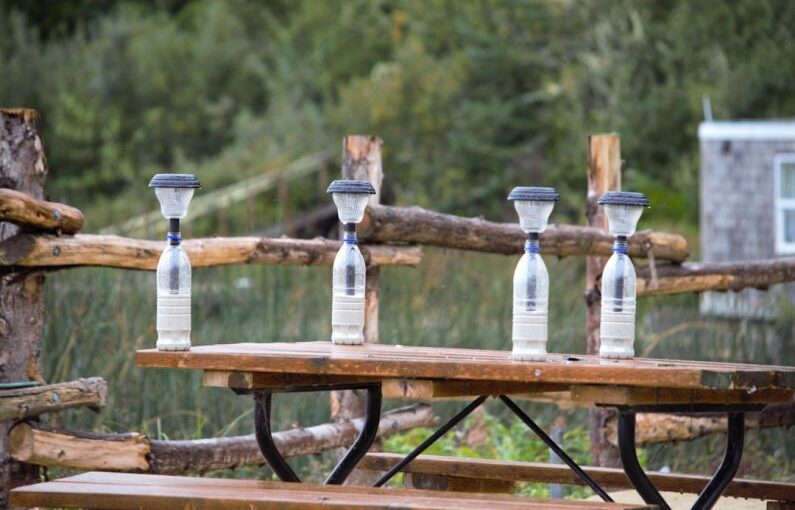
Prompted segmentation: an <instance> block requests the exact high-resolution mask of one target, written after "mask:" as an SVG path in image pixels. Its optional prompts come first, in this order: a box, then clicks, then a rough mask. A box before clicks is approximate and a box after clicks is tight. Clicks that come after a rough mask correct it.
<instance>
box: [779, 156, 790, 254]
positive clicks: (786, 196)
mask: <svg viewBox="0 0 795 510" xmlns="http://www.w3.org/2000/svg"><path fill="white" fill-rule="evenodd" d="M775 166H776V168H775V183H776V184H775V191H776V197H775V204H776V252H777V253H781V254H791V253H795V154H779V155H777V156H776V164H775Z"/></svg>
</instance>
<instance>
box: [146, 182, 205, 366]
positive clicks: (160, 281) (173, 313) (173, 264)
mask: <svg viewBox="0 0 795 510" xmlns="http://www.w3.org/2000/svg"><path fill="white" fill-rule="evenodd" d="M199 186H200V185H199V180H198V179H196V177H194V176H193V175H190V174H157V175H155V176H154V177H152V180H151V181H149V187H150V188H155V195H156V196H157V200H158V201H159V202H160V212H161V213H163V216H164V217H165V218H166V219H168V221H169V224H168V235H167V236H166V238H167V239H168V244H167V245H166V249H165V250H164V251H163V254H162V255H161V256H160V261H159V262H158V263H157V348H158V350H161V351H187V350H189V349H190V329H191V314H190V307H191V298H190V283H191V268H190V260H189V259H188V255H187V253H185V250H184V249H182V237H181V236H180V233H179V220H181V219H182V218H184V217H185V215H187V214H188V205H189V204H190V200H191V198H192V197H193V192H194V191H195V190H196V188H198V187H199Z"/></svg>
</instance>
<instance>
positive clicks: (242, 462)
mask: <svg viewBox="0 0 795 510" xmlns="http://www.w3.org/2000/svg"><path fill="white" fill-rule="evenodd" d="M435 423H436V417H435V415H434V414H433V411H432V409H431V407H430V406H429V405H427V404H417V405H412V406H407V407H402V408H399V409H395V410H392V411H388V412H386V413H384V414H383V415H382V417H381V424H380V426H379V429H378V435H379V437H380V436H388V435H391V434H395V433H397V432H401V431H405V430H409V429H412V428H416V427H428V426H432V425H434V424H435ZM362 425H363V419H361V418H357V419H354V420H350V421H344V422H339V423H326V424H323V425H317V426H314V427H306V428H298V429H293V430H286V431H282V432H276V433H274V434H273V439H274V441H275V443H276V446H277V448H278V449H279V452H280V453H281V454H282V455H283V456H284V457H295V456H299V455H310V454H317V453H321V452H323V451H326V450H332V449H335V448H341V447H346V446H350V445H351V444H352V443H353V441H354V440H355V439H356V437H357V436H358V434H359V432H360V431H361V428H362ZM9 450H10V452H11V456H12V457H13V458H14V459H15V460H17V461H20V462H26V463H29V464H36V465H41V466H50V467H53V466H58V467H65V468H72V469H84V470H112V471H144V472H149V473H159V474H185V473H204V472H207V471H216V470H221V469H232V468H236V467H240V466H256V465H262V464H264V463H265V459H264V458H263V457H262V454H261V453H260V449H259V446H257V440H256V438H255V437H254V435H253V434H251V435H247V436H236V437H221V438H213V439H199V440H186V441H157V440H152V439H149V438H147V437H146V436H144V435H143V434H138V433H129V434H94V433H86V432H70V431H63V430H50V429H47V428H44V427H41V426H39V425H35V424H30V423H20V424H18V425H17V426H15V427H14V428H13V429H12V430H11V433H10V435H9Z"/></svg>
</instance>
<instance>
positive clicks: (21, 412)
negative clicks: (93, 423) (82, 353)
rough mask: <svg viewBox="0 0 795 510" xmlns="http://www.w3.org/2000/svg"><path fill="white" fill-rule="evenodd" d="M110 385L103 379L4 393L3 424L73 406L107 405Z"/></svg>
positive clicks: (0, 400) (1, 398) (1, 401)
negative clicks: (7, 421) (106, 400)
mask: <svg viewBox="0 0 795 510" xmlns="http://www.w3.org/2000/svg"><path fill="white" fill-rule="evenodd" d="M107 394H108V385H107V383H106V382H105V379H103V378H101V377H90V378H88V379H78V380H76V381H70V382H65V383H59V384H47V385H44V386H32V387H27V388H17V389H11V390H0V422H2V421H6V420H24V419H25V418H32V417H34V416H38V415H40V414H43V413H50V412H54V411H60V410H62V409H66V408H69V407H77V406H86V407H90V408H92V409H100V408H102V407H104V406H105V399H106V396H107Z"/></svg>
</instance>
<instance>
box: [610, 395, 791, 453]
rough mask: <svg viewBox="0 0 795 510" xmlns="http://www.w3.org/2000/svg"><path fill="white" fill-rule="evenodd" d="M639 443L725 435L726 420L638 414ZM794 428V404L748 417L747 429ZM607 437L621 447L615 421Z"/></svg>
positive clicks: (776, 406) (771, 406) (766, 407)
mask: <svg viewBox="0 0 795 510" xmlns="http://www.w3.org/2000/svg"><path fill="white" fill-rule="evenodd" d="M636 419H637V432H636V434H635V442H636V443H637V444H654V443H667V442H671V441H691V440H693V439H698V438H699V437H703V436H706V435H709V434H716V433H722V432H726V418H724V417H720V416H718V417H713V416H710V417H698V416H685V415H669V414H656V413H651V414H649V413H639V414H638V415H637V418H636ZM793 425H795V403H792V402H789V403H785V404H770V405H767V406H765V408H764V409H763V410H762V411H761V412H760V413H758V414H756V413H755V414H749V415H748V416H747V417H746V420H745V427H746V429H765V428H772V427H791V426H793ZM605 435H606V436H607V439H608V440H609V441H610V442H611V443H612V444H615V445H617V444H618V429H617V424H616V420H615V418H612V419H610V420H608V422H607V427H606V432H605Z"/></svg>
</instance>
